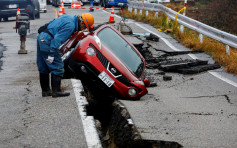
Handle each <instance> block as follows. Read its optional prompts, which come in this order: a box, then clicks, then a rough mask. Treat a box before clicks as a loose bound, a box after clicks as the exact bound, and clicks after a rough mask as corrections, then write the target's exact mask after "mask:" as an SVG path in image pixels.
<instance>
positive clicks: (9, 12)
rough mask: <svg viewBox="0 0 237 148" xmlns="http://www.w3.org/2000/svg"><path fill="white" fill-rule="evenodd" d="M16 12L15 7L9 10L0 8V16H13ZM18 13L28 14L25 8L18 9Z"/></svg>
mask: <svg viewBox="0 0 237 148" xmlns="http://www.w3.org/2000/svg"><path fill="white" fill-rule="evenodd" d="M16 12H17V9H11V10H0V17H1V18H3V17H14V16H16ZM20 13H27V14H29V12H27V11H26V10H25V9H20Z"/></svg>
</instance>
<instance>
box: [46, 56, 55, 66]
mask: <svg viewBox="0 0 237 148" xmlns="http://www.w3.org/2000/svg"><path fill="white" fill-rule="evenodd" d="M53 60H54V57H51V56H48V59H46V61H47V62H48V63H49V64H52V63H53Z"/></svg>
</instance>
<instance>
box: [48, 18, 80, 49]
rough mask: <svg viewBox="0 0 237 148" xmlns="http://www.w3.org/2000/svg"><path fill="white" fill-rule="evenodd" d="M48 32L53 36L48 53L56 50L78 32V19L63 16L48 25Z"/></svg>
mask: <svg viewBox="0 0 237 148" xmlns="http://www.w3.org/2000/svg"><path fill="white" fill-rule="evenodd" d="M48 30H49V32H50V33H51V34H52V35H53V36H54V38H53V39H52V40H51V42H50V50H49V52H50V53H53V52H54V51H55V50H58V48H59V46H61V45H62V44H63V43H64V42H65V41H66V40H68V39H69V38H70V37H71V35H72V34H73V33H74V32H75V31H78V18H77V16H76V15H75V16H71V15H67V14H64V15H62V16H60V17H59V18H56V19H53V20H52V21H50V22H49V25H48Z"/></svg>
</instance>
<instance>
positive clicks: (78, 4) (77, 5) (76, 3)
mask: <svg viewBox="0 0 237 148" xmlns="http://www.w3.org/2000/svg"><path fill="white" fill-rule="evenodd" d="M71 8H81V3H80V2H72V3H71Z"/></svg>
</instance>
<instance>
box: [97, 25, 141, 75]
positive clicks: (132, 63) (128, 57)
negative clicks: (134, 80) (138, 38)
mask: <svg viewBox="0 0 237 148" xmlns="http://www.w3.org/2000/svg"><path fill="white" fill-rule="evenodd" d="M98 37H99V39H100V40H101V42H102V43H103V44H105V45H106V46H107V47H108V48H109V49H110V50H111V51H112V52H113V53H114V54H115V55H116V56H117V57H118V58H119V59H120V60H121V61H123V63H124V64H126V65H127V67H128V68H129V69H130V70H131V71H133V72H134V73H135V74H136V75H137V76H138V77H140V76H141V74H142V71H143V66H144V63H143V61H142V60H141V57H140V56H139V55H138V54H137V53H136V52H135V51H134V50H133V48H132V47H131V46H130V45H129V44H128V42H126V41H125V40H124V39H123V38H122V37H121V36H120V35H118V34H117V33H116V32H115V31H114V30H112V29H111V28H109V27H106V28H104V29H103V30H101V31H100V32H99V33H98Z"/></svg>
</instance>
